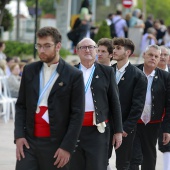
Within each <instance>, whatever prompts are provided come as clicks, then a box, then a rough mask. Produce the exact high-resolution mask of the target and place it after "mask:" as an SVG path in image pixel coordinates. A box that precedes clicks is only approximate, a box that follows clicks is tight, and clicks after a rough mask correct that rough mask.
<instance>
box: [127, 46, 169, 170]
mask: <svg viewBox="0 0 170 170" xmlns="http://www.w3.org/2000/svg"><path fill="white" fill-rule="evenodd" d="M160 55H161V49H160V47H159V46H157V45H150V46H148V47H147V48H146V51H145V53H144V56H143V57H144V64H140V65H138V66H137V67H138V68H139V69H140V70H142V71H143V72H144V74H145V75H146V77H147V79H148V86H147V93H146V99H145V106H144V110H143V112H142V116H141V119H140V120H138V124H137V131H136V135H135V139H134V144H133V157H132V159H131V165H130V168H129V169H130V170H139V165H141V170H155V165H156V143H157V138H158V133H159V129H160V124H161V122H162V116H163V113H164V111H165V117H164V119H163V122H162V129H163V143H164V144H167V143H168V142H169V141H170V136H169V133H170V74H169V73H168V72H166V71H163V70H161V69H159V68H157V65H158V62H159V61H160ZM142 159H143V160H142Z"/></svg>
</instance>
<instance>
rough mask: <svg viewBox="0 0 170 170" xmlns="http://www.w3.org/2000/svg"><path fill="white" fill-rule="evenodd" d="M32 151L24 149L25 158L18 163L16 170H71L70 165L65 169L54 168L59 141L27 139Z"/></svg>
mask: <svg viewBox="0 0 170 170" xmlns="http://www.w3.org/2000/svg"><path fill="white" fill-rule="evenodd" d="M27 141H28V143H29V146H30V149H27V148H26V147H24V154H25V158H22V159H21V161H17V162H16V170H56V169H60V170H69V165H68V164H67V165H65V166H64V167H63V168H57V166H54V162H55V160H56V159H54V154H55V152H56V151H57V149H58V147H59V146H57V144H56V143H57V142H56V141H57V140H56V139H53V140H52V139H51V138H31V137H27Z"/></svg>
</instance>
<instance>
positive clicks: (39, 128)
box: [34, 106, 50, 137]
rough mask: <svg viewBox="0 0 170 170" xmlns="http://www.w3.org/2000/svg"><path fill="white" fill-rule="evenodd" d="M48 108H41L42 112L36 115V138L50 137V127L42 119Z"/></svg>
mask: <svg viewBox="0 0 170 170" xmlns="http://www.w3.org/2000/svg"><path fill="white" fill-rule="evenodd" d="M47 109H48V107H46V106H40V112H39V113H35V117H34V118H35V126H34V136H36V137H50V125H49V124H48V123H47V122H46V121H45V120H44V119H43V118H42V116H43V115H44V114H45V112H46V111H47Z"/></svg>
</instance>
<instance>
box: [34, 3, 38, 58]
mask: <svg viewBox="0 0 170 170" xmlns="http://www.w3.org/2000/svg"><path fill="white" fill-rule="evenodd" d="M37 27H38V0H36V4H35V32H34V44H36V42H37V37H36V33H37ZM36 52H37V50H36V49H35V47H34V58H36Z"/></svg>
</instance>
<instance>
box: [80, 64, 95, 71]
mask: <svg viewBox="0 0 170 170" xmlns="http://www.w3.org/2000/svg"><path fill="white" fill-rule="evenodd" d="M93 66H94V64H93V65H92V66H91V67H90V68H86V67H84V66H83V65H82V64H81V63H80V68H81V70H82V71H86V70H90V69H92V68H93Z"/></svg>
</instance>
